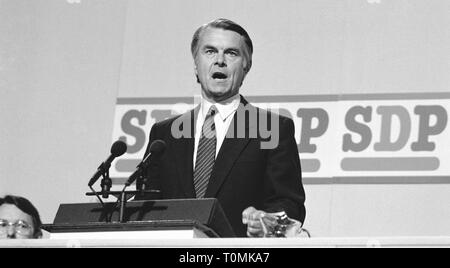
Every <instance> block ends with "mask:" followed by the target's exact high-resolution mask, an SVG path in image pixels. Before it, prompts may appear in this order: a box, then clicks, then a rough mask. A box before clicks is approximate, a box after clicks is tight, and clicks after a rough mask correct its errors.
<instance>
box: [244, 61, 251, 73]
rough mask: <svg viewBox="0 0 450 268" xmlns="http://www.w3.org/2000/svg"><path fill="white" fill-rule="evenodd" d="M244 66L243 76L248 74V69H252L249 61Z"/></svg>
mask: <svg viewBox="0 0 450 268" xmlns="http://www.w3.org/2000/svg"><path fill="white" fill-rule="evenodd" d="M246 65H247V66H245V68H244V72H245V74H248V72H250V69H251V68H252V61H251V60H250V61H249V62H248V63H247V64H246Z"/></svg>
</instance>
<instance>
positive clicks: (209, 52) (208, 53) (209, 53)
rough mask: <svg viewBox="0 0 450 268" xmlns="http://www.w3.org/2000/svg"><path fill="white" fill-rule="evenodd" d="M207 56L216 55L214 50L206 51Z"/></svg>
mask: <svg viewBox="0 0 450 268" xmlns="http://www.w3.org/2000/svg"><path fill="white" fill-rule="evenodd" d="M205 54H206V55H212V54H214V50H212V49H207V50H205Z"/></svg>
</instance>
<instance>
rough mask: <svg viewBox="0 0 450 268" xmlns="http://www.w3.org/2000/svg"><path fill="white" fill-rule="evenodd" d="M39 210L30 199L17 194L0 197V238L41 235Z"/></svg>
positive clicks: (21, 237)
mask: <svg viewBox="0 0 450 268" xmlns="http://www.w3.org/2000/svg"><path fill="white" fill-rule="evenodd" d="M41 225H42V222H41V219H40V217H39V212H38V211H37V209H36V208H35V207H34V206H33V204H31V202H30V201H28V200H27V199H25V198H23V197H19V196H10V195H8V196H5V197H4V198H0V239H33V238H35V239H37V238H41V237H42V231H41Z"/></svg>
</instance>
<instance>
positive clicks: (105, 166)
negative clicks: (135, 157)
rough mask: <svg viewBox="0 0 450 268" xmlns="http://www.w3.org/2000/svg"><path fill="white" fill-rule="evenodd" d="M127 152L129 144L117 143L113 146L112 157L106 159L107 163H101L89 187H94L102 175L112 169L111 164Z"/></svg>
mask: <svg viewBox="0 0 450 268" xmlns="http://www.w3.org/2000/svg"><path fill="white" fill-rule="evenodd" d="M126 151H127V144H126V143H125V142H123V141H120V140H119V141H116V142H114V144H113V145H112V146H111V155H110V156H109V157H108V159H106V161H105V162H103V163H101V164H100V166H99V167H98V169H97V172H95V174H94V175H93V176H92V178H91V179H90V180H89V183H88V186H89V187H92V185H94V183H95V182H96V181H97V180H98V178H100V176H101V175H102V174H104V173H105V172H106V171H107V170H109V168H110V167H111V162H112V161H113V160H114V158H116V157H119V156H121V155H123V154H124V153H125V152H126Z"/></svg>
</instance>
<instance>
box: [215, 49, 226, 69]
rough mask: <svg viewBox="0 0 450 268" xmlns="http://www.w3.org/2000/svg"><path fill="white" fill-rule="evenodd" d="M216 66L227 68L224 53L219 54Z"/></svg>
mask: <svg viewBox="0 0 450 268" xmlns="http://www.w3.org/2000/svg"><path fill="white" fill-rule="evenodd" d="M216 64H217V65H219V66H226V62H225V55H224V53H222V52H219V53H217V56H216Z"/></svg>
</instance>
